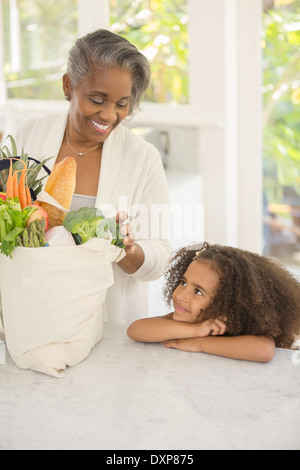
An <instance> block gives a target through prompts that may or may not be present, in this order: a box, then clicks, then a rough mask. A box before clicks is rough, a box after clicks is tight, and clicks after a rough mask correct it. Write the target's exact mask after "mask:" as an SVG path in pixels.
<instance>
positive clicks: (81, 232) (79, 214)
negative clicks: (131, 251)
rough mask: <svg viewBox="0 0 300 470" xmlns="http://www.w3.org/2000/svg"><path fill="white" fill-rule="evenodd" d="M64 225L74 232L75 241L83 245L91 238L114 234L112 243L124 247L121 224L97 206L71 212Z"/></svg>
mask: <svg viewBox="0 0 300 470" xmlns="http://www.w3.org/2000/svg"><path fill="white" fill-rule="evenodd" d="M63 226H64V227H65V229H67V230H68V231H69V232H71V233H72V235H73V238H74V240H75V243H76V244H77V245H81V244H82V243H86V242H87V241H88V240H90V239H91V238H107V235H108V233H111V235H112V241H111V243H112V245H116V246H118V247H120V248H124V247H125V245H124V244H123V242H122V240H123V237H122V235H121V234H120V228H119V224H117V223H116V221H115V220H114V219H110V218H106V217H104V215H103V212H102V211H100V210H99V209H97V208H91V207H81V208H80V209H79V210H78V211H71V212H69V213H68V214H67V215H66V217H65V219H64V222H63Z"/></svg>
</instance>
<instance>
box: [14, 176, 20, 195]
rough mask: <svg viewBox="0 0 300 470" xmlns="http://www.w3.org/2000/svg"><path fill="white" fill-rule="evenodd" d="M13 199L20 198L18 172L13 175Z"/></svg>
mask: <svg viewBox="0 0 300 470" xmlns="http://www.w3.org/2000/svg"><path fill="white" fill-rule="evenodd" d="M13 197H17V198H19V182H18V173H17V171H15V172H14V173H13Z"/></svg>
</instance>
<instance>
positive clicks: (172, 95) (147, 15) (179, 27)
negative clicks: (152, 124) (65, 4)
mask: <svg viewBox="0 0 300 470" xmlns="http://www.w3.org/2000/svg"><path fill="white" fill-rule="evenodd" d="M110 12H111V28H110V29H111V31H113V32H115V33H118V34H121V35H122V36H124V37H126V39H128V40H129V41H131V42H132V43H133V44H135V45H136V47H137V48H138V49H139V50H140V51H142V52H143V53H144V54H145V55H146V57H148V59H149V61H150V63H151V69H152V80H151V85H150V87H149V90H148V92H147V95H146V97H145V98H146V100H147V101H152V102H156V103H178V104H187V103H188V99H189V92H188V73H189V72H188V64H189V53H188V52H189V40H188V1H187V0H111V1H110Z"/></svg>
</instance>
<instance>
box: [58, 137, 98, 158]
mask: <svg viewBox="0 0 300 470" xmlns="http://www.w3.org/2000/svg"><path fill="white" fill-rule="evenodd" d="M66 137H67V142H68V145H69V147H70V149H71V150H72V151H73V152H74V153H76V155H79V157H84V156H85V155H86V154H87V153H89V152H91V151H92V150H95V149H96V148H98V147H100V145H103V142H100V144H98V145H96V147H93V148H91V149H90V150H87V152H77V151H76V150H75V149H73V147H72V145H71V144H70V141H69V136H68V133H67V132H66Z"/></svg>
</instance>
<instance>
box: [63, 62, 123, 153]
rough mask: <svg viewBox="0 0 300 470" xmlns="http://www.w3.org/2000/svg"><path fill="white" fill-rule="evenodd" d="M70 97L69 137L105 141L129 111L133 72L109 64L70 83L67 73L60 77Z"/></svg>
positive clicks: (82, 140) (97, 141)
mask: <svg viewBox="0 0 300 470" xmlns="http://www.w3.org/2000/svg"><path fill="white" fill-rule="evenodd" d="M63 86H64V92H65V95H66V96H68V97H69V101H70V112H69V129H68V132H69V137H70V140H71V141H74V140H75V141H76V140H77V141H78V142H82V143H88V144H91V143H94V142H95V143H96V144H97V143H100V142H104V141H105V140H106V139H107V137H108V136H109V135H110V133H111V132H112V131H113V130H114V129H115V128H116V127H117V126H118V125H119V124H120V122H121V121H122V120H123V119H125V118H126V116H127V115H128V113H129V108H130V99H131V91H132V75H131V73H130V72H128V71H126V70H122V69H119V68H118V67H112V68H108V69H103V70H100V71H99V72H97V73H96V74H95V75H93V76H91V77H90V78H88V79H86V80H84V81H83V82H81V83H80V84H79V85H78V86H77V87H76V88H74V87H73V86H72V83H71V80H70V77H69V75H68V74H66V75H64V77H63Z"/></svg>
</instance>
